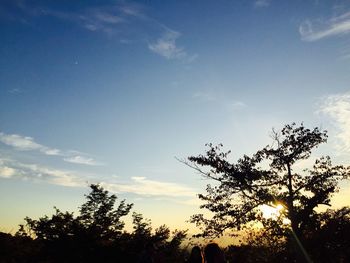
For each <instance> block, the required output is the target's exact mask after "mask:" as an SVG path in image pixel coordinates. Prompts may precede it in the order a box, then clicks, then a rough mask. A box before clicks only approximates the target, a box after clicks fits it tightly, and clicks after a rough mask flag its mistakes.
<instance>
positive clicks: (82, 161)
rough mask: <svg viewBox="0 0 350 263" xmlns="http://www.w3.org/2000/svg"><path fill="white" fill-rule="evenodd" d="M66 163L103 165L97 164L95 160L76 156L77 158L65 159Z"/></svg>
mask: <svg viewBox="0 0 350 263" xmlns="http://www.w3.org/2000/svg"><path fill="white" fill-rule="evenodd" d="M63 160H64V161H66V162H69V163H76V164H85V165H92V166H96V165H101V164H100V163H98V162H96V161H95V160H94V159H93V158H90V157H85V156H81V155H75V156H69V157H66V158H64V159H63Z"/></svg>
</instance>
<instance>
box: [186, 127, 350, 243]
mask: <svg viewBox="0 0 350 263" xmlns="http://www.w3.org/2000/svg"><path fill="white" fill-rule="evenodd" d="M272 139H273V142H272V144H271V145H267V146H266V147H264V148H263V149H261V150H258V151H257V152H256V153H255V154H253V155H252V156H251V157H249V156H247V155H244V156H243V157H242V158H240V159H239V160H238V161H237V162H236V163H232V162H230V161H229V160H228V156H229V154H230V151H228V152H224V151H222V147H223V145H222V144H220V145H217V146H215V145H213V144H207V146H208V147H209V149H208V150H207V151H206V153H205V154H204V155H198V156H191V157H188V162H186V164H187V165H189V166H191V167H192V168H194V169H196V170H197V171H199V172H200V173H201V174H202V175H203V176H204V177H206V178H209V179H212V180H213V181H214V184H212V185H211V184H208V185H207V188H206V192H207V193H206V194H200V195H199V198H200V199H201V200H202V201H203V202H204V204H203V205H201V208H203V209H207V210H209V211H210V212H211V213H212V215H213V216H212V217H211V218H206V217H205V216H204V215H203V214H196V215H193V216H192V217H191V222H193V223H195V224H196V225H197V226H198V227H199V228H200V229H201V234H200V236H204V237H216V236H220V235H223V234H224V233H225V232H227V230H239V229H241V228H242V227H243V226H246V225H247V224H248V223H253V222H262V223H264V224H266V225H267V224H269V226H268V227H269V228H270V229H272V230H273V231H274V234H275V235H281V236H286V237H290V236H291V233H292V234H293V236H294V237H296V238H300V237H301V236H302V234H303V233H304V232H305V231H307V230H308V228H309V227H310V226H311V225H313V224H314V222H315V220H316V218H317V212H316V210H315V209H316V208H317V207H319V206H321V205H326V206H329V205H330V201H331V197H332V195H333V194H334V193H335V192H337V191H338V190H339V181H340V180H344V179H348V178H349V175H350V168H349V167H345V166H343V165H332V162H331V158H330V157H329V156H324V157H321V158H318V159H316V161H315V163H314V165H313V167H312V168H305V169H303V170H302V171H300V170H298V169H296V163H297V162H298V161H301V160H305V159H308V158H310V156H311V153H312V151H313V150H314V149H315V148H317V147H318V146H319V145H320V144H322V143H326V142H327V132H326V131H321V130H320V129H319V128H314V129H308V128H306V127H305V126H304V125H303V124H301V125H299V126H298V125H296V124H295V123H292V124H288V125H285V126H284V128H283V129H282V130H281V131H280V132H276V131H274V130H273V133H272ZM262 205H269V206H272V207H277V206H280V207H282V209H280V211H279V213H280V217H279V219H281V220H282V219H284V221H283V222H284V223H283V222H282V221H280V222H278V220H277V219H276V220H266V218H263V217H262V213H261V210H260V208H261V206H262Z"/></svg>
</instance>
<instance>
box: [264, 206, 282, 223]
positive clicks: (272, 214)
mask: <svg viewBox="0 0 350 263" xmlns="http://www.w3.org/2000/svg"><path fill="white" fill-rule="evenodd" d="M260 210H261V212H262V214H263V217H264V218H266V219H275V220H276V219H277V218H278V217H279V216H280V215H281V213H282V211H283V210H284V206H283V205H282V204H276V205H275V206H271V205H265V204H264V205H261V206H260Z"/></svg>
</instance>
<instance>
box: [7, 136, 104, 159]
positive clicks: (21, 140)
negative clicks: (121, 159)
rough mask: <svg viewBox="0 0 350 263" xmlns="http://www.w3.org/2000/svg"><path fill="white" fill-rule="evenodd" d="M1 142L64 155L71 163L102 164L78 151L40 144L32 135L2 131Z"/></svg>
mask: <svg viewBox="0 0 350 263" xmlns="http://www.w3.org/2000/svg"><path fill="white" fill-rule="evenodd" d="M0 142H2V143H4V144H6V145H8V146H11V147H13V148H15V149H17V150H20V151H39V152H41V153H43V154H45V155H54V156H62V157H64V158H63V160H64V161H66V162H69V163H75V164H84V165H102V164H101V163H99V162H96V161H95V160H94V159H93V158H91V157H88V156H87V154H84V153H81V152H78V151H61V150H59V149H56V148H50V147H48V146H45V145H42V144H39V143H37V142H35V141H34V139H33V138H32V137H28V136H21V135H18V134H5V133H3V132H0Z"/></svg>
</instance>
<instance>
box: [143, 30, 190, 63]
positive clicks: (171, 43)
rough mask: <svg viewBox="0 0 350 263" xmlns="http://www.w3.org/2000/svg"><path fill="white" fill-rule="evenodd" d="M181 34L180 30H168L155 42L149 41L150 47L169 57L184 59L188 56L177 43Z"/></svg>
mask: <svg viewBox="0 0 350 263" xmlns="http://www.w3.org/2000/svg"><path fill="white" fill-rule="evenodd" d="M180 36H181V34H180V33H179V32H176V31H173V30H166V32H165V33H164V34H163V35H162V36H161V37H160V38H158V39H157V40H156V41H155V42H153V43H149V44H148V48H149V49H150V50H151V51H152V52H154V53H156V54H158V55H161V56H163V57H165V58H167V59H183V58H185V57H186V56H187V54H186V52H185V51H184V49H183V48H182V47H178V46H177V45H176V40H177V39H178V38H179V37H180Z"/></svg>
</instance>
